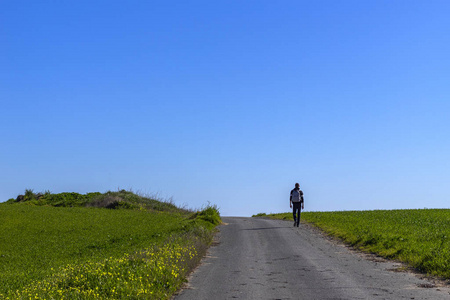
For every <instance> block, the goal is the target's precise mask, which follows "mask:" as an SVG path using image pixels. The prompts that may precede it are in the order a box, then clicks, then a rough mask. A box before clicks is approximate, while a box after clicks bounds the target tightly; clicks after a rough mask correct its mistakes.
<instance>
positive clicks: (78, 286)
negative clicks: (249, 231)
mask: <svg viewBox="0 0 450 300" xmlns="http://www.w3.org/2000/svg"><path fill="white" fill-rule="evenodd" d="M219 223H220V216H219V212H218V210H217V208H216V207H213V206H209V207H206V208H205V209H203V210H202V211H189V210H186V209H180V208H177V207H176V206H175V205H173V204H172V203H169V202H164V201H160V200H157V199H151V198H148V197H142V196H139V195H136V194H134V193H132V192H129V191H118V192H107V193H104V194H101V193H90V194H86V195H80V194H77V193H62V194H51V193H43V194H35V193H33V192H32V191H29V190H27V191H26V193H25V195H22V196H18V197H17V198H16V199H10V200H8V201H7V202H6V203H1V204H0V299H7V298H8V297H9V298H10V299H30V297H32V298H33V299H36V297H37V298H38V299H52V298H53V299H62V298H63V297H64V298H69V299H130V298H132V299H168V298H169V297H170V295H172V294H173V293H174V292H175V291H176V290H178V289H179V288H180V286H181V285H182V283H183V282H184V281H185V278H186V276H187V274H188V273H189V272H190V271H191V270H192V269H193V267H195V265H196V264H197V263H198V262H199V260H200V258H201V257H202V256H203V255H204V253H205V251H206V249H207V247H208V245H209V243H210V242H211V240H212V236H213V232H214V228H215V226H216V225H218V224H219Z"/></svg>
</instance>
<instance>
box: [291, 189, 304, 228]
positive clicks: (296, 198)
mask: <svg viewBox="0 0 450 300" xmlns="http://www.w3.org/2000/svg"><path fill="white" fill-rule="evenodd" d="M289 204H290V206H291V208H293V211H292V213H293V215H294V226H297V227H298V226H299V224H300V213H301V210H302V209H304V208H305V205H304V201H303V192H302V190H301V189H300V184H299V183H296V184H295V188H294V189H293V190H292V191H291V197H290V198H289ZM300 206H301V209H300Z"/></svg>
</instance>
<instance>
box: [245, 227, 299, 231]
mask: <svg viewBox="0 0 450 300" xmlns="http://www.w3.org/2000/svg"><path fill="white" fill-rule="evenodd" d="M282 228H291V227H261V228H247V229H241V231H246V230H269V229H282Z"/></svg>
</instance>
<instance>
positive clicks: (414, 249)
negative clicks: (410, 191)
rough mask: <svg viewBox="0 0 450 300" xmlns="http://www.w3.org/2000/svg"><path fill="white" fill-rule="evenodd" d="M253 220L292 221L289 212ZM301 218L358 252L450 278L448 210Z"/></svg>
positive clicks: (325, 214)
mask: <svg viewBox="0 0 450 300" xmlns="http://www.w3.org/2000/svg"><path fill="white" fill-rule="evenodd" d="M254 217H269V218H275V219H282V220H289V221H290V220H293V217H292V213H282V214H265V213H261V214H258V215H255V216H254ZM301 218H302V221H304V222H308V223H311V224H313V225H315V226H317V227H319V228H321V229H322V230H323V231H325V232H326V233H327V234H329V235H332V236H335V237H337V238H339V239H341V240H343V241H344V242H345V243H347V244H349V245H352V246H354V247H356V248H358V249H361V250H363V251H367V252H371V253H375V254H378V255H380V256H383V257H385V258H389V259H397V260H400V261H403V262H406V263H408V264H409V265H410V266H411V267H413V268H415V269H416V270H418V271H420V272H423V273H427V274H430V275H436V276H440V277H443V278H445V279H450V209H405V210H374V211H336V212H304V213H302V216H301Z"/></svg>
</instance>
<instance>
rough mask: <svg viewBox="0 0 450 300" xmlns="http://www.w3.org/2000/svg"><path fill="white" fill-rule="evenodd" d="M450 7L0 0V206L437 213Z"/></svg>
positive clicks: (446, 167) (448, 171)
mask: <svg viewBox="0 0 450 300" xmlns="http://www.w3.org/2000/svg"><path fill="white" fill-rule="evenodd" d="M449 15H450V1H432V0H430V1H425V0H423V1H412V0H408V1H392V0H389V1H380V0H377V1H360V0H356V1H345V0H343V1H335V0H330V1H297V0H296V1H166V0H165V1H8V0H7V1H1V2H0V142H1V147H0V201H5V200H7V199H9V198H15V197H16V196H17V195H18V194H21V193H23V192H24V190H25V189H33V190H34V191H35V192H39V191H45V190H50V191H52V192H54V193H58V192H65V191H67V192H79V193H86V192H93V191H100V192H105V191H107V190H117V189H118V188H120V189H133V190H134V191H139V192H142V193H159V195H160V196H162V197H166V198H167V197H173V200H174V201H175V203H176V204H178V205H187V206H189V207H191V208H200V207H202V206H203V205H205V204H207V203H208V201H209V202H210V203H212V204H216V205H218V206H219V207H220V210H221V214H222V215H228V216H231V215H234V216H238V215H239V216H250V215H252V214H255V213H259V212H266V213H269V212H285V211H289V191H290V189H292V188H293V187H294V183H295V182H299V183H300V184H301V188H302V189H303V191H304V193H305V199H306V203H305V208H306V210H309V211H330V210H366V209H396V208H424V207H427V208H448V207H449V203H450V201H449V200H450V189H449V182H450V130H449V129H450V118H449V115H450V56H449V53H450V18H449Z"/></svg>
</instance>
